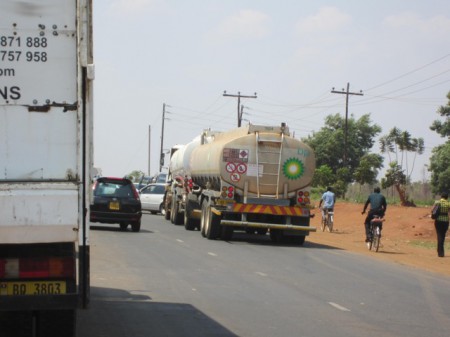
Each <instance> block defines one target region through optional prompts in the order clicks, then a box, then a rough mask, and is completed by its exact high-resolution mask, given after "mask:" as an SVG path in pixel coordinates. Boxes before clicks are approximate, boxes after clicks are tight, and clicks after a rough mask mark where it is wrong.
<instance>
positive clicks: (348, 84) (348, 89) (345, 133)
mask: <svg viewBox="0 0 450 337" xmlns="http://www.w3.org/2000/svg"><path fill="white" fill-rule="evenodd" d="M331 92H332V93H333V94H344V95H345V96H346V97H345V127H344V167H347V136H348V96H349V95H358V96H364V94H363V93H362V90H361V91H360V92H350V83H347V91H344V89H342V91H336V90H334V88H333V90H331Z"/></svg>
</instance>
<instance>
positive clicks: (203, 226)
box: [200, 200, 208, 238]
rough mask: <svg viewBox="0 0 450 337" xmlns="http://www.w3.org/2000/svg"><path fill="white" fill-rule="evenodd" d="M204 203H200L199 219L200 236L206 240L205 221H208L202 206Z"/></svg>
mask: <svg viewBox="0 0 450 337" xmlns="http://www.w3.org/2000/svg"><path fill="white" fill-rule="evenodd" d="M205 203H206V200H205V201H203V203H202V217H201V218H200V234H201V235H202V236H203V237H204V238H206V226H207V224H206V221H208V219H207V216H206V214H205V209H204V205H205Z"/></svg>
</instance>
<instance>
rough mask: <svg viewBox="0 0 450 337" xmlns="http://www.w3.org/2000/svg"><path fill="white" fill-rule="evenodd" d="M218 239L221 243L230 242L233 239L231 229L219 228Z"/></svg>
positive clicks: (226, 227)
mask: <svg viewBox="0 0 450 337" xmlns="http://www.w3.org/2000/svg"><path fill="white" fill-rule="evenodd" d="M220 238H221V239H222V240H223V241H230V240H231V239H232V238H233V227H231V226H220Z"/></svg>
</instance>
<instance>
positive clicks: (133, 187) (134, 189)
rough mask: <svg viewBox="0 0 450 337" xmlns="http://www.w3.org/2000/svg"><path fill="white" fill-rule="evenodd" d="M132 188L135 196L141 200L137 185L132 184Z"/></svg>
mask: <svg viewBox="0 0 450 337" xmlns="http://www.w3.org/2000/svg"><path fill="white" fill-rule="evenodd" d="M131 189H132V190H133V196H134V198H135V199H136V200H139V192H138V191H137V189H136V186H134V185H131Z"/></svg>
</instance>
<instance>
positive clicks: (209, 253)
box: [208, 252, 217, 256]
mask: <svg viewBox="0 0 450 337" xmlns="http://www.w3.org/2000/svg"><path fill="white" fill-rule="evenodd" d="M208 255H211V256H217V254H214V253H211V252H208Z"/></svg>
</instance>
